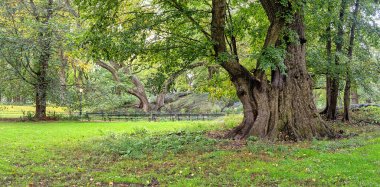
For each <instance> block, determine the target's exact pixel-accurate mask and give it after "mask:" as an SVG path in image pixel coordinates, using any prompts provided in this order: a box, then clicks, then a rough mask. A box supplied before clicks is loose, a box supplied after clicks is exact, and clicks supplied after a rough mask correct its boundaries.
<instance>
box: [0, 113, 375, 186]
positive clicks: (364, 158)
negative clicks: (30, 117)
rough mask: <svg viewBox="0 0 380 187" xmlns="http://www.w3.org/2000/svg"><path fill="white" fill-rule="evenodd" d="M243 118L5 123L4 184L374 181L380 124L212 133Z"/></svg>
mask: <svg viewBox="0 0 380 187" xmlns="http://www.w3.org/2000/svg"><path fill="white" fill-rule="evenodd" d="M239 119H240V117H239V116H233V117H229V118H227V119H226V120H215V121H212V122H209V121H205V122H128V123H120V122H117V123H80V122H62V123H58V122H55V123H12V124H9V123H0V137H1V138H0V158H1V160H0V184H5V185H10V186H25V185H27V184H29V183H35V184H45V185H49V186H67V185H89V186H96V185H108V184H109V183H110V182H113V183H114V184H130V183H136V184H145V185H147V184H149V183H151V181H152V179H157V181H158V182H159V183H160V184H161V185H164V186H210V185H212V186H215V185H219V186H233V185H237V186H251V185H259V186H268V185H281V186H294V185H297V186H299V185H304V186H326V185H327V186H331V185H333V186H335V185H348V186H376V185H378V184H380V178H379V177H378V176H379V175H380V159H379V158H380V128H379V126H376V125H366V126H347V125H343V124H340V125H336V126H337V127H339V128H344V129H345V130H346V132H348V133H350V132H352V133H359V134H360V135H359V136H356V137H353V138H350V139H343V140H338V141H317V140H315V141H311V142H302V143H293V144H289V143H276V144H272V143H268V142H262V141H256V139H254V138H251V139H249V140H248V141H247V142H245V141H244V142H237V141H229V140H220V139H212V138H210V137H209V136H207V135H206V134H207V133H208V132H206V131H205V130H208V131H209V130H220V129H227V128H230V127H231V125H233V124H235V123H236V121H238V120H239Z"/></svg>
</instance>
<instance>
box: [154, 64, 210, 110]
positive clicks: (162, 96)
mask: <svg viewBox="0 0 380 187" xmlns="http://www.w3.org/2000/svg"><path fill="white" fill-rule="evenodd" d="M203 65H205V63H203V62H198V63H193V64H189V65H188V66H186V67H184V68H182V69H180V70H178V71H176V72H174V73H173V74H171V75H170V77H169V78H168V79H166V80H165V82H164V84H163V86H162V88H161V91H160V93H159V94H158V95H157V98H156V106H155V107H154V109H155V110H157V111H160V110H161V108H162V107H163V106H164V105H165V96H166V94H167V93H168V91H169V87H170V85H171V84H173V82H174V80H175V79H176V78H177V77H178V76H179V75H181V74H182V73H184V72H185V71H187V70H190V69H194V68H196V67H200V66H203Z"/></svg>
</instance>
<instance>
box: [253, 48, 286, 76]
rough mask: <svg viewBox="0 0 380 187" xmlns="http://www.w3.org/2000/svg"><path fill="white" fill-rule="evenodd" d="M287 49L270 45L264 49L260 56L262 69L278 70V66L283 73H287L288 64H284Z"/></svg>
mask: <svg viewBox="0 0 380 187" xmlns="http://www.w3.org/2000/svg"><path fill="white" fill-rule="evenodd" d="M285 55H286V50H285V49H283V48H276V47H273V46H269V47H267V48H265V49H264V50H263V51H262V55H261V56H260V58H259V62H260V69H262V70H268V69H269V70H276V69H277V68H278V69H279V70H280V71H281V73H282V74H285V73H286V66H285V64H284V60H285Z"/></svg>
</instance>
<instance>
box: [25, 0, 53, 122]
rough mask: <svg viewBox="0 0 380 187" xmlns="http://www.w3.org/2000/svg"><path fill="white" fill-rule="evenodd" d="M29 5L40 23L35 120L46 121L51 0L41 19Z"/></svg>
mask: <svg viewBox="0 0 380 187" xmlns="http://www.w3.org/2000/svg"><path fill="white" fill-rule="evenodd" d="M30 5H31V7H32V10H33V14H34V16H35V19H36V21H38V22H41V23H42V26H41V28H40V29H39V35H38V39H39V47H40V50H41V51H40V56H39V60H38V65H37V69H38V71H37V72H36V75H37V83H36V84H35V90H36V95H35V104H36V113H35V116H34V117H35V118H36V119H38V120H44V119H46V100H47V89H48V79H47V76H48V75H47V73H48V72H47V71H48V67H49V61H50V57H51V40H52V31H51V30H50V28H49V21H50V19H51V17H52V15H53V7H52V6H53V0H49V1H48V4H47V7H46V15H45V16H44V17H41V16H40V15H39V13H38V12H37V8H36V6H35V4H34V2H33V1H32V0H30ZM42 18H44V19H42Z"/></svg>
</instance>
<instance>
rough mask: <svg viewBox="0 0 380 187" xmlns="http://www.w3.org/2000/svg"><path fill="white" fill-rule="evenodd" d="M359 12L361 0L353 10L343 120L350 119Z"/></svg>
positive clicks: (357, 0) (357, 1)
mask: <svg viewBox="0 0 380 187" xmlns="http://www.w3.org/2000/svg"><path fill="white" fill-rule="evenodd" d="M358 13H359V0H356V2H355V9H354V11H353V13H352V14H353V19H352V20H353V21H352V25H351V30H350V44H349V47H348V58H349V62H348V63H347V64H346V86H345V88H344V113H343V119H342V120H343V121H350V105H351V104H350V95H351V93H350V91H351V68H350V63H351V61H352V54H353V51H354V42H355V30H356V21H357V20H356V19H357V16H358Z"/></svg>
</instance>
